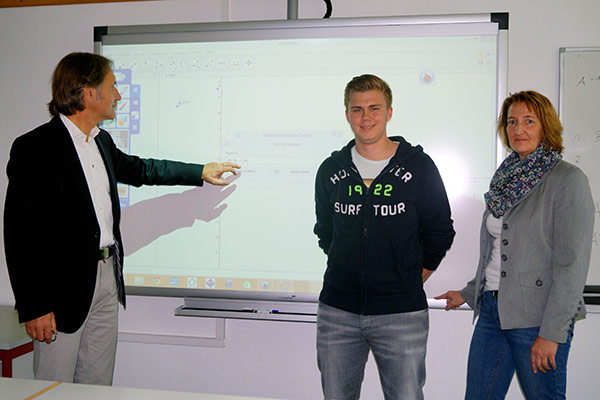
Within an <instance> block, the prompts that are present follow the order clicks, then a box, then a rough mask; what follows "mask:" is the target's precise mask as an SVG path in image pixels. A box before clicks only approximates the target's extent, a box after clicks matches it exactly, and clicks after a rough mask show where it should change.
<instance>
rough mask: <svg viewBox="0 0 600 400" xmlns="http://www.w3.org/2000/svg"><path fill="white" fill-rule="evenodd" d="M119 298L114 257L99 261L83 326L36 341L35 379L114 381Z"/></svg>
mask: <svg viewBox="0 0 600 400" xmlns="http://www.w3.org/2000/svg"><path fill="white" fill-rule="evenodd" d="M73 301H78V299H73ZM118 305H119V303H118V300H117V287H116V283H115V274H114V271H113V259H112V257H111V258H109V259H107V260H105V261H99V262H98V275H97V277H96V288H95V290H94V298H93V299H92V305H91V307H90V312H89V314H88V316H87V318H86V320H85V322H84V323H83V325H82V326H81V328H79V330H78V331H77V332H75V333H72V334H67V333H64V332H59V333H58V335H57V337H56V341H54V342H51V343H50V344H47V343H46V342H38V341H35V343H34V350H33V374H34V376H35V379H41V380H48V381H59V382H75V383H88V384H96V385H112V379H113V371H114V368H115V354H116V350H117V332H118V325H117V324H118Z"/></svg>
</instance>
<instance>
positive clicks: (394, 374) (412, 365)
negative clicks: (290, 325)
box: [317, 303, 429, 400]
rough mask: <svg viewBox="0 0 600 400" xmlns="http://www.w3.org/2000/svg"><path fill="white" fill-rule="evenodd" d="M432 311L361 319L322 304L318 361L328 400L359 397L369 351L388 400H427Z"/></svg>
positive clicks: (320, 307)
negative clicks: (428, 342)
mask: <svg viewBox="0 0 600 400" xmlns="http://www.w3.org/2000/svg"><path fill="white" fill-rule="evenodd" d="M428 333H429V314H428V310H427V309H425V310H421V311H415V312H407V313H399V314H386V315H358V314H354V313H350V312H346V311H343V310H339V309H337V308H334V307H330V306H328V305H326V304H323V303H319V310H318V313H317V361H318V365H319V370H320V371H321V384H322V387H323V393H324V395H325V399H326V400H334V399H335V400H351V399H358V398H359V397H360V387H361V384H362V381H363V377H364V370H365V364H366V362H367V358H368V356H369V351H372V352H373V356H374V358H375V362H376V363H377V369H378V371H379V378H380V380H381V386H382V389H383V394H384V396H385V399H386V400H396V399H402V400H413V399H415V400H418V399H423V386H424V385H425V354H426V350H427V335H428Z"/></svg>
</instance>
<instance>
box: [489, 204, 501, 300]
mask: <svg viewBox="0 0 600 400" xmlns="http://www.w3.org/2000/svg"><path fill="white" fill-rule="evenodd" d="M485 227H486V228H487V231H488V232H489V234H490V235H492V237H493V238H494V245H493V247H492V254H491V256H490V261H489V262H488V265H487V266H486V267H485V290H486V291H487V290H498V287H499V286H500V236H501V235H502V217H500V218H496V217H494V216H493V215H492V214H490V215H489V216H488V217H487V219H486V221H485Z"/></svg>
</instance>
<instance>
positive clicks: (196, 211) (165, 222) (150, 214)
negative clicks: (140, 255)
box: [121, 173, 239, 256]
mask: <svg viewBox="0 0 600 400" xmlns="http://www.w3.org/2000/svg"><path fill="white" fill-rule="evenodd" d="M238 177H239V173H238V175H237V176H235V175H231V176H230V177H228V178H226V180H228V181H229V182H230V183H231V182H233V181H235V180H236V179H237V178H238ZM235 189H236V186H235V185H229V186H225V187H223V186H213V185H210V184H205V185H204V186H202V187H196V188H193V189H190V190H186V191H184V192H182V193H172V194H166V195H164V196H160V197H156V198H153V199H148V200H143V201H140V202H137V203H135V204H133V205H131V206H129V207H126V208H124V209H123V210H122V211H121V233H122V235H123V242H124V247H125V249H124V252H125V256H128V255H130V254H133V253H135V252H136V251H138V250H139V249H141V248H142V247H144V246H146V245H148V244H150V243H152V242H153V241H155V240H156V239H158V238H159V237H161V236H163V235H166V234H168V233H171V232H173V231H175V230H177V229H180V228H186V227H190V226H192V225H193V224H194V222H196V221H197V220H199V221H205V222H210V221H212V220H213V219H215V218H217V217H219V216H220V215H221V213H222V212H223V211H225V209H226V208H227V204H226V203H223V204H221V203H222V202H223V201H224V200H225V199H226V198H227V197H229V196H230V195H231V194H232V193H233V192H234V191H235Z"/></svg>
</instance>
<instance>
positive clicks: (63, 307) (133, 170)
mask: <svg viewBox="0 0 600 400" xmlns="http://www.w3.org/2000/svg"><path fill="white" fill-rule="evenodd" d="M95 140H96V143H97V144H98V148H99V149H100V154H101V155H102V158H103V159H104V164H105V166H106V171H107V173H108V179H109V182H110V192H111V193H110V196H111V201H112V212H113V219H114V224H113V235H114V237H115V240H116V242H117V245H118V246H119V248H120V250H121V254H124V253H123V244H122V240H121V232H120V230H119V222H120V217H121V211H120V207H119V198H118V194H117V182H121V183H125V184H130V185H134V186H141V185H194V186H201V185H202V182H203V181H202V170H203V166H202V165H198V164H186V163H180V162H173V161H166V160H153V159H141V158H139V157H136V156H131V155H128V154H125V153H123V152H122V151H120V150H119V149H118V148H117V147H116V146H115V144H114V142H113V140H112V138H111V137H110V135H109V134H108V132H106V131H104V130H101V132H100V133H99V134H98V135H97V136H96V138H95ZM6 171H7V175H8V189H7V192H6V203H5V206H4V246H5V253H6V264H7V266H8V272H9V277H10V282H11V285H12V289H13V292H14V295H15V308H16V309H17V311H18V313H19V321H20V322H26V321H30V320H32V319H35V318H38V317H40V316H43V315H45V314H48V313H49V312H54V316H55V318H56V324H57V329H58V330H59V331H61V332H66V333H73V332H75V331H77V330H78V329H79V328H80V327H81V325H82V324H83V322H84V321H85V319H86V317H87V314H88V311H89V309H90V305H91V301H92V297H93V295H94V288H95V283H96V272H97V265H98V249H99V247H100V226H99V224H98V220H97V218H96V214H95V211H94V207H93V204H92V198H91V195H90V192H89V189H88V185H87V182H86V179H85V175H84V172H83V168H82V166H81V163H80V161H79V156H78V155H77V151H76V150H75V145H74V144H73V140H72V138H71V136H70V134H69V132H68V130H67V128H66V127H65V125H64V124H63V122H62V121H61V119H60V117H55V118H53V119H52V120H51V121H49V122H48V123H46V124H44V125H41V126H39V127H38V128H36V129H34V130H33V131H31V132H28V133H26V134H24V135H22V136H20V137H18V138H17V139H16V140H15V141H14V143H13V145H12V148H11V152H10V159H9V161H8V165H7V168H6Z"/></svg>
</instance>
